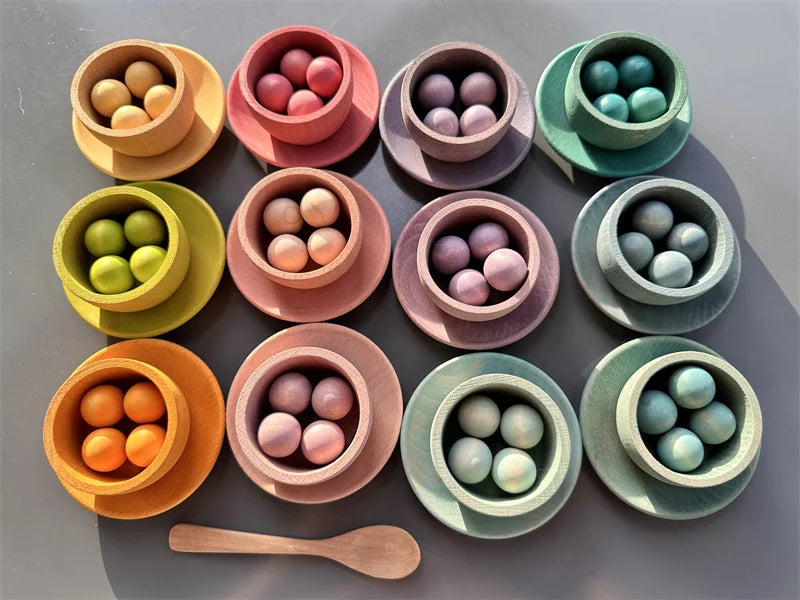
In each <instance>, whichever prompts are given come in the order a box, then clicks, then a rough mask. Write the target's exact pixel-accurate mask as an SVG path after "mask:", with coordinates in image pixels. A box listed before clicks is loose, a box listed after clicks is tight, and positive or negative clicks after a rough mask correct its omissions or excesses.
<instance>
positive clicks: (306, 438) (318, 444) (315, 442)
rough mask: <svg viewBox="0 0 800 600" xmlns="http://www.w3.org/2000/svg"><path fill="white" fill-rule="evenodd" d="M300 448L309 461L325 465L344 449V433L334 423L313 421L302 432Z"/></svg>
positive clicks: (337, 456)
mask: <svg viewBox="0 0 800 600" xmlns="http://www.w3.org/2000/svg"><path fill="white" fill-rule="evenodd" d="M300 450H301V451H302V452H303V456H305V457H306V459H307V460H308V461H309V462H312V463H314V464H315V465H327V464H328V463H331V462H333V461H334V460H336V459H337V458H339V456H340V455H341V454H342V452H343V451H344V433H342V429H341V428H340V427H339V426H338V425H337V424H336V423H332V422H331V421H314V422H313V423H311V425H309V426H308V427H306V430H305V431H304V432H303V439H302V440H301V441H300Z"/></svg>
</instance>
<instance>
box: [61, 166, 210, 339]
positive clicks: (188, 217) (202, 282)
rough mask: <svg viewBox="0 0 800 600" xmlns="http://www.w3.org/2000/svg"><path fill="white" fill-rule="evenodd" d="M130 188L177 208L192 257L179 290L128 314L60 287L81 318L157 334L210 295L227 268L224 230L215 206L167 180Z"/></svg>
mask: <svg viewBox="0 0 800 600" xmlns="http://www.w3.org/2000/svg"><path fill="white" fill-rule="evenodd" d="M130 187H134V188H140V189H143V190H147V191H149V192H151V193H153V194H155V195H156V196H158V197H159V198H161V199H162V200H163V201H164V202H165V203H166V204H167V205H168V206H169V207H170V208H171V209H172V210H173V211H174V212H175V214H176V215H177V216H178V219H179V220H180V222H181V223H182V224H183V226H184V228H185V229H186V233H187V235H188V237H189V246H190V253H191V259H190V261H189V268H188V270H187V271H186V276H185V277H184V279H183V281H182V282H181V285H180V286H179V287H178V289H177V290H175V292H174V293H173V294H172V295H171V296H170V297H169V298H167V299H166V300H165V301H164V302H162V303H161V304H158V305H156V306H154V307H152V308H148V309H147V310H141V311H137V312H130V313H120V312H112V311H109V310H103V309H101V308H98V307H96V306H93V305H92V304H89V303H88V302H86V301H85V300H83V299H82V298H79V297H78V296H76V295H75V294H73V293H72V292H70V291H69V290H68V289H66V288H65V289H64V291H65V293H66V295H67V300H69V303H70V304H71V305H72V308H74V309H75V311H76V312H77V313H78V314H79V315H80V316H81V318H83V320H84V321H86V322H87V323H89V325H91V326H92V327H94V328H95V329H98V330H99V331H102V332H103V333H106V334H108V335H112V336H114V337H120V338H134V337H149V336H155V335H160V334H162V333H165V332H167V331H171V330H172V329H175V328H176V327H179V326H180V325H183V323H185V322H186V321H188V320H189V319H191V318H192V317H193V316H194V315H196V314H197V313H198V312H200V310H201V309H202V308H203V307H204V306H205V305H206V303H207V302H208V301H209V300H210V299H211V296H212V295H213V294H214V291H215V290H216V289H217V285H218V284H219V281H220V279H221V278H222V272H223V271H224V269H225V233H224V232H223V230H222V225H221V224H220V222H219V218H218V217H217V215H216V213H215V212H214V209H212V208H211V207H210V206H209V205H208V204H207V203H206V202H205V200H203V199H202V198H201V197H200V196H198V195H197V194H195V193H194V192H192V191H191V190H189V189H187V188H185V187H183V186H180V185H177V184H175V183H170V182H167V181H146V182H141V183H134V184H130Z"/></svg>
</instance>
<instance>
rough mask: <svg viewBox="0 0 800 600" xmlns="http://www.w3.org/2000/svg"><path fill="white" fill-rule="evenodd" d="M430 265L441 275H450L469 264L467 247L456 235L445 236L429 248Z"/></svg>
mask: <svg viewBox="0 0 800 600" xmlns="http://www.w3.org/2000/svg"><path fill="white" fill-rule="evenodd" d="M431 264H432V265H433V268H434V269H436V270H437V271H438V272H439V273H441V274H442V275H452V274H453V273H456V272H457V271H460V270H461V269H466V268H467V265H468V264H469V245H468V244H467V242H465V241H464V240H463V239H462V238H460V237H458V236H456V235H445V236H443V237H440V238H439V239H438V240H436V241H435V242H434V244H433V247H432V248H431Z"/></svg>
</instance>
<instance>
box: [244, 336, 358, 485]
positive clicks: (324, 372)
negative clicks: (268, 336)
mask: <svg viewBox="0 0 800 600" xmlns="http://www.w3.org/2000/svg"><path fill="white" fill-rule="evenodd" d="M289 371H298V372H300V373H303V374H304V375H306V376H307V377H308V378H309V379H310V380H311V382H312V384H316V382H317V381H318V380H320V379H322V378H323V377H327V376H328V375H330V374H332V373H334V374H336V375H339V376H341V377H343V378H344V379H345V380H346V381H347V382H348V383H349V384H350V387H352V388H353V393H354V396H355V401H354V403H353V408H351V409H350V412H349V413H348V414H347V416H345V417H344V418H343V419H340V420H339V421H336V424H337V425H339V427H341V429H342V432H343V433H344V438H345V449H344V451H343V452H342V454H341V455H340V456H339V457H338V458H337V459H336V460H334V461H333V462H331V463H330V464H327V465H324V466H318V465H315V464H313V463H311V462H309V461H308V460H306V459H305V457H303V456H302V453H301V452H300V450H299V449H298V450H296V451H295V452H294V453H293V454H291V455H290V456H288V457H285V458H273V457H270V456H267V455H266V454H264V452H263V451H262V450H261V448H260V446H259V445H258V426H259V424H260V423H261V421H262V419H263V418H264V417H265V416H267V415H268V414H269V413H271V412H273V410H272V408H271V407H270V405H269V399H268V397H267V394H268V392H269V388H270V385H272V382H273V381H275V379H276V378H277V377H278V376H280V375H282V374H283V373H287V372H289ZM313 414H314V413H313V409H312V408H311V407H309V408H307V409H306V410H305V411H304V412H303V413H301V414H300V415H298V419H299V420H300V421H301V424H303V421H305V420H308V421H311V420H316V419H317V418H318V417H315V416H313ZM371 427H372V404H371V401H370V397H369V390H368V389H367V383H366V381H364V378H363V377H362V375H361V374H360V373H359V372H358V369H356V368H355V367H354V366H353V364H352V363H351V362H349V361H348V360H347V359H345V358H344V357H342V356H341V355H340V354H337V353H336V352H333V351H331V350H326V349H324V348H317V347H312V346H301V347H297V348H292V349H290V350H284V351H283V352H279V353H277V354H275V355H273V356H272V357H271V358H269V359H267V360H266V361H264V362H263V363H261V364H260V365H259V366H258V367H257V368H256V369H255V370H254V371H253V372H252V373H251V374H250V377H248V378H247V381H246V382H245V384H244V386H243V387H242V390H241V392H240V393H239V396H238V401H237V405H236V413H235V415H234V429H233V431H229V432H228V435H229V436H230V435H233V436H235V437H236V440H237V443H238V444H239V445H240V446H241V450H242V453H243V456H242V457H240V458H241V459H243V460H246V461H247V462H248V463H250V466H251V467H254V468H255V469H256V470H257V471H258V472H259V473H261V474H263V475H264V477H265V478H267V479H268V480H271V481H273V482H279V483H283V484H287V485H295V486H299V485H306V486H308V485H315V484H317V483H322V482H323V481H328V480H329V479H332V478H333V477H336V476H337V475H340V474H341V473H343V472H344V471H345V470H346V469H347V468H348V467H350V465H352V464H353V462H354V461H355V460H356V459H357V458H358V456H359V454H360V453H361V451H362V450H363V449H364V446H365V445H366V442H367V438H368V437H369V432H370V428H371ZM304 429H305V426H304Z"/></svg>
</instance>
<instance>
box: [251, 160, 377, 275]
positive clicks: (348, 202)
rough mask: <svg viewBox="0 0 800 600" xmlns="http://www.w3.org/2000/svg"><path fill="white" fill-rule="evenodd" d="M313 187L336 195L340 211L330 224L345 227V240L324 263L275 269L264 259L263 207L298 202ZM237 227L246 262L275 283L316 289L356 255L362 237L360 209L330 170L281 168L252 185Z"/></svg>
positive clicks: (266, 237) (266, 235) (266, 236)
mask: <svg viewBox="0 0 800 600" xmlns="http://www.w3.org/2000/svg"><path fill="white" fill-rule="evenodd" d="M316 187H322V188H326V189H328V190H330V191H331V192H333V193H334V194H335V195H336V196H337V197H338V198H339V205H340V207H341V212H340V213H339V218H338V219H337V220H336V223H334V227H336V229H339V231H341V232H342V233H345V232H346V229H347V228H349V230H350V232H349V234H347V235H346V237H347V243H346V244H345V246H344V248H343V249H342V251H341V252H340V253H339V255H338V256H337V257H336V258H334V259H333V260H332V261H331V262H329V263H328V264H327V265H324V266H319V265H316V264H315V263H314V262H313V261H312V260H311V259H310V258H309V261H308V265H306V270H303V271H300V272H299V273H289V272H287V271H281V270H280V269H276V268H275V267H273V266H272V265H270V264H269V261H268V260H267V246H268V245H269V242H270V240H272V239H273V236H272V235H271V234H270V233H269V232H268V231H267V228H266V227H265V226H264V220H263V213H264V207H265V206H266V205H267V204H268V203H269V202H271V201H272V200H274V199H276V198H287V197H288V198H292V199H294V200H295V201H297V203H298V204H299V203H300V198H301V197H302V196H303V194H305V193H306V192H307V191H308V190H310V189H312V188H316ZM304 227H306V226H304ZM237 228H238V229H237V231H238V233H239V239H240V240H241V244H242V248H243V249H244V251H245V254H247V257H248V258H249V259H250V262H252V263H253V264H254V265H255V266H256V267H258V268H259V269H261V271H262V272H263V273H264V275H265V276H266V277H268V278H269V279H271V280H272V281H274V282H275V283H277V284H280V285H283V286H286V287H290V288H297V289H311V288H318V287H322V286H325V285H328V284H330V283H333V282H334V281H336V280H337V279H339V277H341V276H342V275H344V274H345V273H346V272H347V271H348V269H350V267H352V266H353V263H354V262H355V261H356V258H358V253H359V252H360V250H361V242H362V240H363V231H362V227H361V209H359V207H358V203H357V202H356V199H355V196H353V193H352V192H351V191H350V189H349V188H348V187H347V186H346V185H345V184H344V183H342V181H341V180H339V179H338V178H336V177H334V176H333V175H331V174H330V173H326V172H325V171H320V170H319V169H310V168H308V167H292V168H289V169H282V170H281V171H277V172H276V173H273V174H272V175H268V176H267V177H265V178H264V179H262V180H261V181H259V182H258V183H257V184H255V185H254V186H253V187H252V188H251V189H250V191H249V192H248V193H247V196H245V199H244V201H243V202H242V205H241V207H240V208H239V216H238V222H237ZM309 266H310V268H309Z"/></svg>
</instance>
